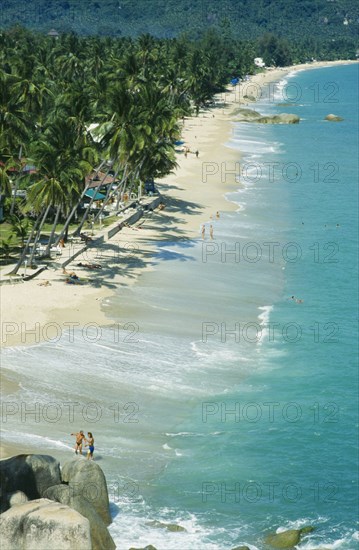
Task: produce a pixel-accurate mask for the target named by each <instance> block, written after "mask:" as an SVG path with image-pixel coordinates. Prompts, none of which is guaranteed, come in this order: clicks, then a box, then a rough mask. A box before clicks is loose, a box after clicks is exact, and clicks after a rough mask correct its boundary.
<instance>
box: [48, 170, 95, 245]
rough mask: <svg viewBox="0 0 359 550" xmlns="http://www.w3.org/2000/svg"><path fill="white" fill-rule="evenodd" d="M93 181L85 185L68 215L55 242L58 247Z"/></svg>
mask: <svg viewBox="0 0 359 550" xmlns="http://www.w3.org/2000/svg"><path fill="white" fill-rule="evenodd" d="M105 162H106V161H102V162H101V164H100V166H99V167H98V169H97V170H96V173H97V172H98V171H99V170H101V168H102V166H103V165H104V163H105ZM92 181H93V179H90V180H89V182H88V183H87V185H85V188H84V190H83V191H82V193H81V195H80V197H79V199H78V201H77V203H76V204H75V206H74V207H73V209H72V210H71V212H70V214H69V215H68V217H67V219H66V221H65V224H64V226H63V228H62V230H61V232H60V235H59V236H58V237H57V239H56V241H55V245H56V246H57V245H58V244H59V242H60V241H61V239H62V238H63V237H64V235H67V233H68V229H69V225H70V223H71V220H72V218H73V217H74V215H75V212H76V210H77V209H78V207H79V205H80V204H81V201H82V199H83V198H84V196H85V195H86V193H87V191H88V189H89V187H90V184H91V183H92Z"/></svg>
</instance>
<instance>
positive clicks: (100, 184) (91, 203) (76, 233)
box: [74, 168, 110, 235]
mask: <svg viewBox="0 0 359 550" xmlns="http://www.w3.org/2000/svg"><path fill="white" fill-rule="evenodd" d="M109 171H110V168H109V169H108V170H107V172H106V174H105V176H104V177H103V178H102V180H101V181H100V183H99V184H98V186H97V187H95V191H94V194H93V197H92V199H91V200H90V202H89V203H88V205H87V208H86V210H85V213H84V215H83V216H82V220H81V221H80V224H79V225H78V227H77V229H76V230H75V232H74V235H79V234H80V233H81V229H82V227H83V225H84V223H85V221H86V219H87V217H88V215H89V213H90V208H91V206H92V205H93V203H94V200H95V197H96V195H97V193H98V190H99V189H100V188H101V186H102V185H103V182H104V181H105V179H106V177H107V176H108V173H109Z"/></svg>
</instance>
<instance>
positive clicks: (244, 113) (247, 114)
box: [234, 108, 262, 122]
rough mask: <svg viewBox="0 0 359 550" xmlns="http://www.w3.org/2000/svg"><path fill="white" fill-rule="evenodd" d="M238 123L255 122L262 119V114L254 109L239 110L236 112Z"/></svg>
mask: <svg viewBox="0 0 359 550" xmlns="http://www.w3.org/2000/svg"><path fill="white" fill-rule="evenodd" d="M234 115H235V117H236V118H235V120H236V122H254V121H256V120H258V118H261V116H262V115H261V114H260V113H258V112H257V111H253V109H242V108H240V109H237V110H236V111H235V112H234Z"/></svg>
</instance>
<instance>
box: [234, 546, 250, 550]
mask: <svg viewBox="0 0 359 550" xmlns="http://www.w3.org/2000/svg"><path fill="white" fill-rule="evenodd" d="M232 550H251V549H250V548H249V546H236V547H235V548H232Z"/></svg>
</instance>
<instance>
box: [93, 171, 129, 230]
mask: <svg viewBox="0 0 359 550" xmlns="http://www.w3.org/2000/svg"><path fill="white" fill-rule="evenodd" d="M118 173H119V170H117V171H116V172H115V174H114V176H113V181H115V179H116V178H117V175H118ZM121 185H122V181H121V183H120V185H119V187H120V186H121ZM117 190H118V187H117ZM115 192H116V190H111V185H109V186H108V189H107V191H106V196H105V198H104V200H103V201H102V206H101V208H100V210H99V211H98V212H97V214H96V216H95V218H94V222H96V221H97V220H98V219H99V217H100V216H101V214H102V212H103V211H104V209H105V206H106V205H107V204H108V202H109V200H110V199H111V198H112V196H113V195H114V193H115Z"/></svg>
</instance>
